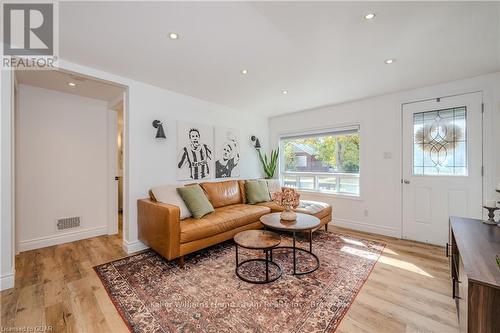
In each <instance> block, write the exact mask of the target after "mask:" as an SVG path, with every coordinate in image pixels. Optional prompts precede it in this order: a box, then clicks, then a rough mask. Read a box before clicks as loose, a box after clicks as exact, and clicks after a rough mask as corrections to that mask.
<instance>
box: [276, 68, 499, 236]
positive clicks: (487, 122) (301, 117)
mask: <svg viewBox="0 0 500 333" xmlns="http://www.w3.org/2000/svg"><path fill="white" fill-rule="evenodd" d="M473 91H482V92H483V100H484V103H485V114H484V166H485V177H484V184H485V187H484V197H485V198H495V197H496V198H498V195H496V194H495V192H494V187H495V184H496V183H498V182H500V168H499V166H500V153H499V152H498V150H499V149H498V147H500V143H499V142H500V141H499V140H500V133H499V132H498V124H499V123H500V73H495V74H491V75H485V76H481V77H476V78H471V79H467V80H460V81H455V82H450V83H446V84H442V85H437V86H432V87H426V88H422V89H415V90H411V91H405V92H399V93H394V94H389V95H384V96H379V97H373V98H368V99H364V100H360V101H355V102H351V103H345V104H340V105H333V106H327V107H322V108H318V109H314V110H308V111H302V112H298V113H293V114H288V115H284V116H279V117H273V118H271V119H270V120H269V131H270V136H269V138H270V143H271V146H277V145H278V142H279V135H280V134H283V133H286V132H300V131H302V130H310V129H316V128H328V127H335V126H338V125H342V124H350V123H360V124H361V138H360V140H361V152H360V155H361V156H360V158H361V160H360V169H361V180H360V181H361V197H360V198H359V199H352V198H343V197H339V196H333V195H321V194H303V195H302V197H303V198H309V199H312V200H322V201H326V202H328V203H330V204H332V206H333V211H334V223H335V224H337V225H339V226H344V227H348V228H352V229H357V230H362V231H368V232H374V233H379V234H384V235H389V236H394V237H401V183H400V180H401V145H400V139H401V104H402V103H406V102H412V101H418V100H423V99H429V98H436V97H442V96H447V95H454V94H461V93H467V92H473ZM494 130H495V131H496V133H497V134H496V136H495V134H494V133H495V131H494ZM495 142H496V143H495ZM384 152H390V153H392V159H384V157H383V156H384Z"/></svg>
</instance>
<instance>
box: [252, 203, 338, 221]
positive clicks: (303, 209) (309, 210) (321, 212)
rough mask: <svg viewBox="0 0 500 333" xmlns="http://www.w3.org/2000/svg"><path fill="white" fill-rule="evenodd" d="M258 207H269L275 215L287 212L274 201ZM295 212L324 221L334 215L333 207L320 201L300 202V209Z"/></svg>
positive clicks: (260, 204)
mask: <svg viewBox="0 0 500 333" xmlns="http://www.w3.org/2000/svg"><path fill="white" fill-rule="evenodd" d="M257 205H259V206H264V207H269V208H270V209H271V211H272V212H273V213H274V212H282V211H283V210H285V209H284V208H283V207H282V206H280V205H278V204H277V203H275V202H274V201H268V202H261V203H258V204H257ZM294 211H296V212H297V213H304V214H310V215H314V216H316V217H317V218H319V219H322V218H323V217H325V216H327V215H329V214H332V206H330V205H329V204H327V203H324V202H320V201H311V200H300V203H299V207H297V208H295V209H294Z"/></svg>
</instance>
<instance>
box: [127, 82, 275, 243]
mask: <svg viewBox="0 0 500 333" xmlns="http://www.w3.org/2000/svg"><path fill="white" fill-rule="evenodd" d="M128 109H129V112H128V121H127V120H126V121H125V123H126V126H127V127H128V161H129V163H128V167H129V171H128V177H129V191H128V198H129V203H130V205H129V219H130V223H129V228H128V230H126V231H125V232H126V234H127V237H126V239H127V240H129V241H132V242H133V241H136V240H137V223H136V221H137V205H136V201H137V199H139V198H145V197H147V196H148V193H147V191H148V190H149V189H150V188H151V187H153V186H155V185H161V184H174V183H178V182H177V180H176V170H177V169H176V159H177V124H176V122H177V121H178V120H183V121H192V122H197V123H203V124H209V125H214V126H227V127H232V128H237V129H239V130H240V136H241V138H240V139H241V146H240V148H241V153H240V155H241V160H240V178H255V177H261V176H262V174H261V167H260V164H259V160H258V156H257V152H256V151H255V149H254V148H253V146H252V145H251V141H250V137H251V136H252V135H256V136H257V137H259V138H260V140H262V141H261V142H262V143H263V144H264V145H266V144H267V136H268V127H267V118H265V117H262V116H258V115H255V114H245V113H241V112H238V111H235V110H231V109H229V108H226V107H223V106H220V105H215V104H212V103H208V102H205V101H201V100H198V99H195V98H192V97H188V96H184V95H180V94H177V93H173V92H169V91H166V90H164V89H160V88H156V87H152V86H149V85H145V84H138V83H136V84H134V85H133V86H131V87H130V89H129V107H128ZM155 119H159V120H161V121H162V122H163V126H164V129H165V133H166V136H167V139H166V140H165V141H157V140H155V139H154V136H155V134H156V130H155V129H154V128H153V126H152V125H151V123H152V122H153V120H155ZM126 131H127V130H126ZM136 244H138V246H139V247H136ZM127 246H128V247H130V248H131V249H139V248H141V247H140V244H139V243H133V244H127Z"/></svg>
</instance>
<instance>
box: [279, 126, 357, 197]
mask: <svg viewBox="0 0 500 333" xmlns="http://www.w3.org/2000/svg"><path fill="white" fill-rule="evenodd" d="M361 128H362V125H361V123H360V122H354V123H349V124H342V125H339V126H335V127H327V128H319V129H309V130H302V131H293V132H283V133H279V134H278V145H279V149H280V154H279V166H278V179H279V181H280V183H281V185H282V186H284V182H283V177H284V175H285V174H287V173H292V174H300V173H304V174H307V175H310V174H319V175H321V174H331V175H335V173H323V172H287V171H285V170H284V168H285V162H284V156H285V155H284V153H283V152H284V145H283V141H284V140H285V139H293V138H307V137H316V136H328V135H333V136H335V135H342V134H343V133H344V134H347V133H353V132H357V133H358V136H359V141H360V145H359V172H358V173H356V174H354V175H357V178H358V179H359V181H358V184H359V185H358V186H359V191H358V194H355V193H341V192H324V191H320V190H316V189H300V188H297V190H298V191H299V193H304V194H308V195H318V196H331V197H339V198H345V199H351V200H362V188H363V187H362V176H361V174H362V146H363V144H362V141H363V140H362V131H361Z"/></svg>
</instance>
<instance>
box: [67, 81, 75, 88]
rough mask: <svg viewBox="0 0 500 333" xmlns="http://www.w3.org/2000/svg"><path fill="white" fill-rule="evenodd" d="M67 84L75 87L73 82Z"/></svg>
mask: <svg viewBox="0 0 500 333" xmlns="http://www.w3.org/2000/svg"><path fill="white" fill-rule="evenodd" d="M68 86H70V87H76V83H74V82H68Z"/></svg>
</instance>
